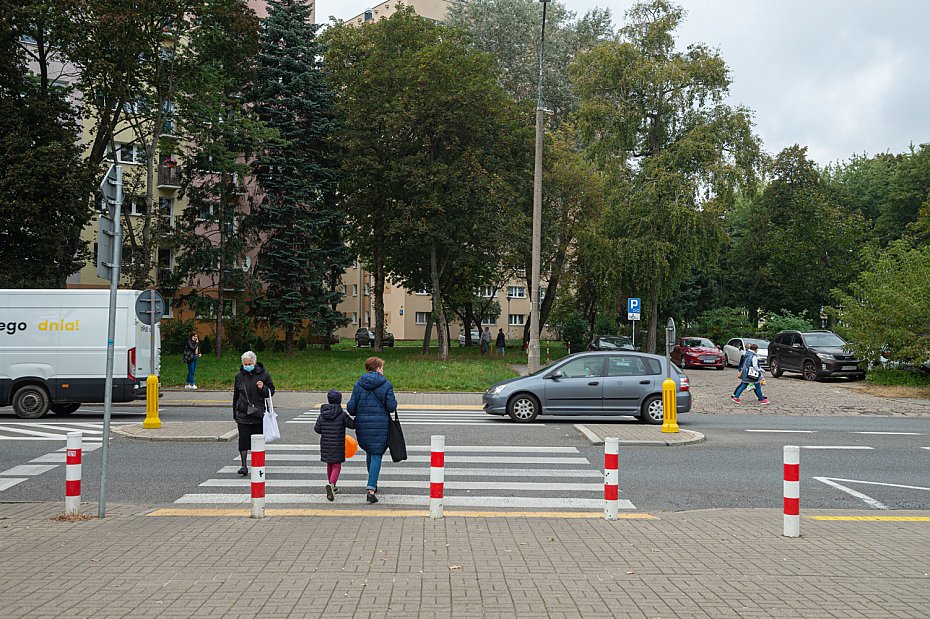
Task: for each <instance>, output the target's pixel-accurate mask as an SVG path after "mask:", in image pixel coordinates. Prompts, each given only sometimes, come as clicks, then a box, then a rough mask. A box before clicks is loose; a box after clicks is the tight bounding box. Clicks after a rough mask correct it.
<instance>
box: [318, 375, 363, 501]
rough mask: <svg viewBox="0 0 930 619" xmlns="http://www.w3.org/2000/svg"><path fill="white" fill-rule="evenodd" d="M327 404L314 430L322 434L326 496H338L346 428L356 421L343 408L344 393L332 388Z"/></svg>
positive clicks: (330, 498) (344, 455)
mask: <svg viewBox="0 0 930 619" xmlns="http://www.w3.org/2000/svg"><path fill="white" fill-rule="evenodd" d="M326 401H327V403H326V404H323V405H321V406H320V414H319V415H318V416H317V418H316V423H315V424H314V426H313V431H314V432H316V433H317V434H319V435H320V460H322V461H323V462H325V463H326V480H327V482H328V483H327V484H326V498H327V499H328V500H330V501H332V500H333V499H335V498H336V496H335V495H336V492H338V491H337V490H336V482H337V481H339V472H340V471H341V470H342V463H343V462H345V461H346V428H354V427H355V421H353V420H352V418H351V417H349V416H348V415H347V414H346V412H345V411H344V410H342V394H341V393H339V391H338V390H337V389H330V391H329V393H327V394H326Z"/></svg>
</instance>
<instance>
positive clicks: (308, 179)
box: [250, 0, 352, 354]
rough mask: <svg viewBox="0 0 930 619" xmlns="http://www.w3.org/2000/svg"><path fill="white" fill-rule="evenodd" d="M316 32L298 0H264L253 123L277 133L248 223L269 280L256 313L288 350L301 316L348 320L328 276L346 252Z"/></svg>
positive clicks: (313, 325)
mask: <svg viewBox="0 0 930 619" xmlns="http://www.w3.org/2000/svg"><path fill="white" fill-rule="evenodd" d="M318 28H319V27H318V26H316V25H314V24H312V23H311V21H310V8H309V6H308V5H307V4H305V3H304V2H302V1H301V0H272V1H271V2H269V3H268V18H267V20H266V21H265V24H264V29H263V31H262V40H261V52H260V54H259V57H258V76H259V77H258V80H257V82H256V85H255V92H254V95H253V96H254V99H255V109H256V112H257V113H258V117H259V119H260V120H262V121H263V122H264V123H265V125H266V126H267V127H269V128H271V129H275V130H277V132H278V135H279V138H278V139H275V140H274V141H269V142H266V143H264V144H262V149H261V153H260V155H259V156H258V158H257V159H256V161H255V163H254V166H253V167H254V169H255V172H256V177H257V179H258V183H259V186H260V187H261V190H262V193H263V195H264V198H263V200H262V202H261V205H260V206H259V207H258V208H257V209H256V210H254V211H253V212H252V216H251V217H250V228H251V231H252V232H253V233H255V234H258V235H260V236H261V237H263V238H264V241H263V242H262V246H261V250H260V252H259V254H258V264H257V266H256V268H255V273H256V275H257V276H258V278H259V279H260V280H261V281H262V282H264V283H265V284H266V287H265V292H264V294H263V295H262V297H261V298H259V299H256V300H255V302H254V303H253V309H254V311H255V313H256V314H257V315H258V316H259V317H262V318H264V319H265V320H267V321H268V322H270V323H271V324H272V325H275V326H280V327H282V328H283V330H284V336H285V339H284V342H285V352H286V353H287V354H290V353H291V352H292V351H293V349H294V335H295V333H296V332H297V331H298V330H299V329H300V328H301V327H302V326H303V322H304V321H305V320H309V321H310V330H311V332H312V333H314V334H316V335H324V336H329V335H331V334H332V332H333V331H334V330H335V329H336V328H337V327H340V326H344V325H346V324H348V320H347V319H346V318H345V316H344V315H343V314H342V313H341V312H339V311H337V310H336V309H335V308H336V305H337V304H338V303H339V301H340V300H341V299H342V292H341V291H340V290H339V289H338V287H337V286H335V285H332V281H331V275H332V274H333V273H338V274H339V275H341V274H342V273H343V272H345V269H346V267H347V266H348V265H349V264H350V263H351V261H352V256H351V254H350V251H349V249H348V248H347V247H346V245H345V243H344V242H343V239H342V236H343V235H342V233H343V229H344V227H345V213H343V212H342V210H341V209H340V208H339V206H338V205H337V203H336V197H335V187H336V165H337V164H336V161H335V158H334V153H333V150H334V145H333V143H332V139H331V136H332V134H333V133H334V131H335V130H336V121H335V118H334V109H333V107H334V94H333V92H332V91H331V90H330V88H329V86H328V85H327V84H326V83H325V81H324V76H323V71H322V69H321V63H320V56H321V54H322V52H323V49H322V47H321V45H320V44H319V43H318V42H317V40H316V33H317V30H318ZM326 341H327V342H328V337H327V340H326ZM327 346H328V344H327Z"/></svg>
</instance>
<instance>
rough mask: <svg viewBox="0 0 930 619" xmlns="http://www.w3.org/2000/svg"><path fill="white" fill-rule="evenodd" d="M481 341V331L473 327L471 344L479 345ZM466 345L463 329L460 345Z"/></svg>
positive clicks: (460, 335) (460, 334)
mask: <svg viewBox="0 0 930 619" xmlns="http://www.w3.org/2000/svg"><path fill="white" fill-rule="evenodd" d="M480 343H481V332H480V331H477V330H475V329H472V330H471V345H472V346H477V345H478V344H480ZM464 345H465V332H464V331H462V332H461V333H459V346H464Z"/></svg>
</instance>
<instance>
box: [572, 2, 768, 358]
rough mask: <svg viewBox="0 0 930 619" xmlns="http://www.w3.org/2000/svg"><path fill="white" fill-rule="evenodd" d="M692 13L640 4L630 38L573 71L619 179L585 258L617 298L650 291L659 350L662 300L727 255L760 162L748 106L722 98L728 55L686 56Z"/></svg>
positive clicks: (583, 121) (581, 115)
mask: <svg viewBox="0 0 930 619" xmlns="http://www.w3.org/2000/svg"><path fill="white" fill-rule="evenodd" d="M683 18H684V11H683V10H682V9H681V8H680V7H677V6H674V5H672V4H671V3H669V2H667V1H666V0H651V1H650V2H643V3H639V4H636V5H634V6H633V7H632V8H631V9H630V11H629V12H628V13H627V24H626V26H625V27H624V28H623V29H622V36H623V40H622V41H619V42H609V43H603V44H601V45H599V46H597V47H596V48H594V49H593V50H591V51H590V52H587V53H583V54H582V55H581V56H580V57H579V59H578V61H577V62H576V64H575V65H573V67H572V78H573V80H574V82H575V85H576V87H577V88H578V92H579V94H580V97H581V105H580V108H579V111H578V124H579V128H580V130H581V135H582V138H583V139H584V141H585V144H586V146H587V151H588V152H589V153H590V155H591V156H592V157H593V158H594V159H595V161H597V162H598V164H599V165H600V166H601V167H602V168H603V169H604V170H605V172H606V173H607V174H608V175H609V179H610V183H611V193H610V197H609V203H610V204H609V206H608V208H607V210H606V212H605V215H604V218H603V219H602V221H601V222H600V228H599V234H592V235H589V236H588V239H589V246H588V247H585V248H584V251H585V252H587V253H588V256H586V258H585V263H586V264H587V265H588V266H589V267H590V269H591V276H592V277H594V278H595V279H596V281H600V282H602V283H603V285H604V286H606V287H607V289H608V290H611V291H614V294H620V292H621V291H625V290H626V291H633V290H635V291H643V292H642V294H643V296H645V297H646V304H645V306H646V307H645V310H646V314H647V315H648V322H649V326H648V331H647V343H646V346H647V350H649V351H650V352H653V351H655V344H656V326H657V319H658V309H659V303H660V301H661V300H662V299H664V298H667V297H668V296H669V295H670V294H671V292H672V291H673V290H675V289H676V288H677V287H678V286H679V284H680V283H681V282H682V281H683V280H684V279H685V278H686V277H687V276H688V273H689V272H690V269H691V264H693V263H694V262H696V261H697V260H708V259H711V260H714V259H715V258H716V256H717V255H718V253H719V249H720V246H721V244H722V231H721V227H720V215H721V214H722V212H723V210H724V209H725V207H726V206H727V205H728V204H730V203H731V202H732V200H733V197H734V193H735V191H736V189H737V188H738V187H739V186H740V185H743V184H746V183H748V182H751V180H752V178H753V175H754V170H755V167H756V165H757V161H758V157H759V147H758V141H757V139H756V138H755V137H754V136H753V134H752V130H751V122H750V113H749V111H748V110H746V109H743V108H731V107H729V106H727V105H725V104H723V102H722V101H723V98H724V97H725V96H726V94H727V89H728V87H729V83H730V79H729V73H728V70H727V67H726V64H725V63H724V61H723V59H722V58H721V57H720V55H719V54H718V53H717V52H716V51H714V50H711V49H709V48H708V47H706V46H703V45H698V44H694V45H691V46H689V47H688V49H687V50H686V51H684V52H681V51H676V49H675V42H674V36H673V33H674V31H675V29H676V28H677V27H678V25H679V24H680V23H681V21H682V20H683Z"/></svg>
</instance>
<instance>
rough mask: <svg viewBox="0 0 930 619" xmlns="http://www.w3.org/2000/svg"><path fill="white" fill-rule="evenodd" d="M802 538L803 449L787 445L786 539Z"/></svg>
mask: <svg viewBox="0 0 930 619" xmlns="http://www.w3.org/2000/svg"><path fill="white" fill-rule="evenodd" d="M800 536H801V448H800V447H798V446H797V445H785V537H800Z"/></svg>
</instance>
